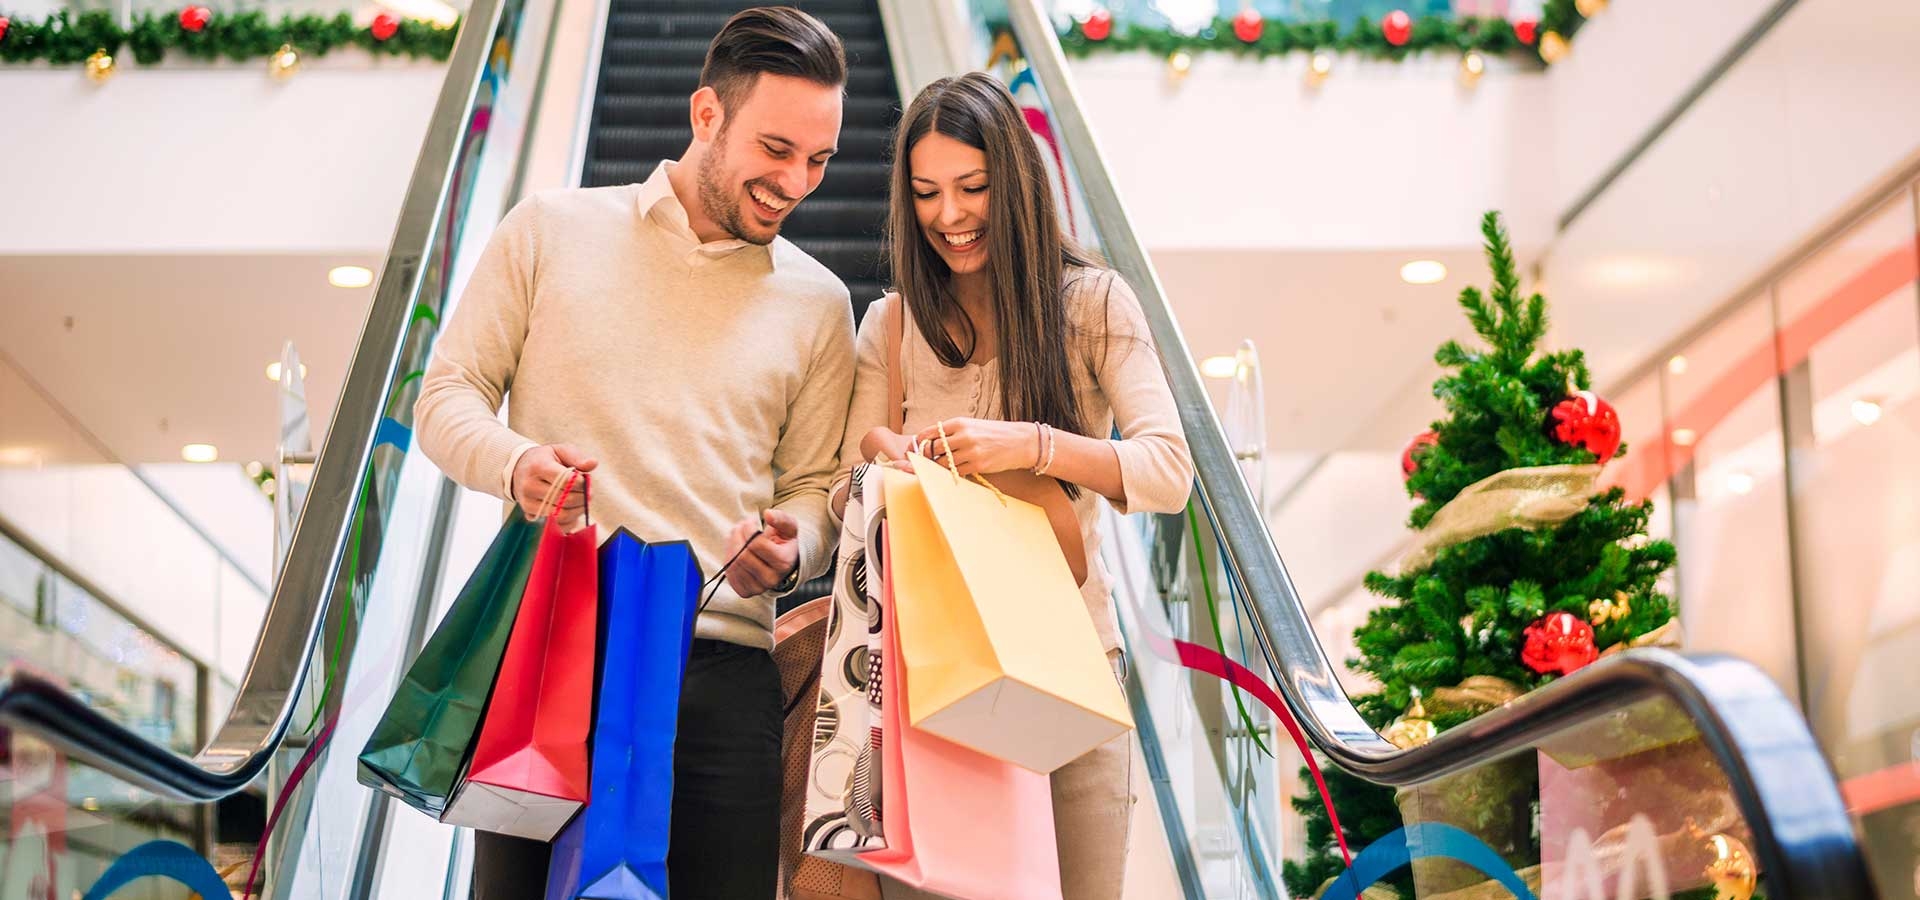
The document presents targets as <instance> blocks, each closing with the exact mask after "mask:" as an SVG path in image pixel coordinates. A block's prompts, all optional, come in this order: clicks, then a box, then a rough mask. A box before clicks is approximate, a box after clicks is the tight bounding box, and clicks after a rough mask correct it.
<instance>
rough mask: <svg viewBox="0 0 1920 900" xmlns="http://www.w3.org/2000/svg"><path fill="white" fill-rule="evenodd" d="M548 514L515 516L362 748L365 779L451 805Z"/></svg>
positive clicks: (436, 808)
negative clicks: (534, 517)
mask: <svg viewBox="0 0 1920 900" xmlns="http://www.w3.org/2000/svg"><path fill="white" fill-rule="evenodd" d="M544 525H545V519H541V520H537V521H528V520H527V518H526V516H523V515H520V514H519V513H518V512H517V511H516V512H515V513H514V514H512V515H510V516H508V517H507V521H506V523H505V524H503V525H501V526H500V533H499V534H498V535H495V536H494V539H493V545H492V546H490V547H488V548H487V553H486V555H485V556H483V557H481V558H480V565H479V566H477V567H476V568H475V569H474V571H473V575H472V576H471V577H469V578H468V579H467V583H466V585H465V586H464V587H462V588H461V589H460V594H459V596H457V597H455V598H454V601H453V605H452V606H451V607H449V608H448V609H447V614H446V617H445V618H443V619H441V620H440V625H439V627H437V628H435V629H434V632H433V636H432V637H430V638H428V639H427V645H426V646H425V647H423V648H421V650H420V656H419V657H418V658H417V659H415V660H414V661H413V665H412V666H411V667H410V668H408V669H407V675H406V678H404V679H403V680H401V682H400V685H399V687H398V688H397V689H396V690H395V691H394V694H393V700H392V701H390V702H389V703H388V704H387V711H386V712H385V713H384V714H382V715H381V717H380V723H379V724H378V725H375V726H374V729H373V735H372V736H371V737H369V738H368V739H367V748H366V749H365V750H363V751H361V753H360V769H359V780H360V783H361V784H364V785H366V786H368V787H371V788H378V789H380V790H383V791H386V792H387V793H389V794H392V795H394V796H395V797H398V798H400V800H401V802H404V803H406V804H407V805H408V806H411V807H413V808H414V809H417V810H420V811H421V812H424V813H426V814H428V815H430V816H433V817H434V818H436V819H437V818H439V817H440V815H441V813H442V812H444V811H445V810H446V806H447V797H448V796H449V795H450V794H452V793H453V788H454V784H455V783H456V782H457V781H458V780H459V777H460V772H461V769H463V768H464V767H465V765H466V760H467V753H468V751H469V750H470V749H471V748H472V745H473V741H474V736H475V735H476V734H477V733H478V732H479V730H480V717H481V714H482V713H484V712H485V711H486V708H487V700H488V698H489V696H490V695H491V694H492V692H493V681H494V677H495V676H496V675H497V674H499V671H500V659H501V657H502V656H503V655H504V654H505V653H506V649H507V637H508V635H510V634H511V633H512V632H513V620H514V616H515V614H516V613H518V612H519V610H520V598H521V595H522V594H524V593H526V589H527V576H528V574H529V573H530V572H531V570H532V568H533V556H534V550H535V549H536V548H537V547H538V546H539V544H540V529H541V528H542V527H543V526H544Z"/></svg>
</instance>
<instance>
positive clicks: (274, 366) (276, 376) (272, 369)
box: [267, 362, 307, 383]
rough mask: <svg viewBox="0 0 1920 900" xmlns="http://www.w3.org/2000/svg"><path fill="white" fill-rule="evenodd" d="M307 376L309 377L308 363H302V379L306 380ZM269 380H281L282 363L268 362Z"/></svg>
mask: <svg viewBox="0 0 1920 900" xmlns="http://www.w3.org/2000/svg"><path fill="white" fill-rule="evenodd" d="M306 377H307V364H306V363H301V364H300V379H301V380H302V381H304V380H306ZM267 380H268V381H272V382H276V383H277V382H279V380H280V364H279V363H277V362H271V363H267Z"/></svg>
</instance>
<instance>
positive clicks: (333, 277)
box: [327, 266, 373, 288]
mask: <svg viewBox="0 0 1920 900" xmlns="http://www.w3.org/2000/svg"><path fill="white" fill-rule="evenodd" d="M327 283H328V284H331V285H333V286H334V287H337V288H363V287H366V286H367V285H370V284H372V283H373V270H372V269H369V268H367V267H366V266H334V267H333V269H332V271H329V272H328V273H327Z"/></svg>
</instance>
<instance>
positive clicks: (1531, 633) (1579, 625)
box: [1520, 612, 1600, 675]
mask: <svg viewBox="0 0 1920 900" xmlns="http://www.w3.org/2000/svg"><path fill="white" fill-rule="evenodd" d="M1599 658H1600V650H1599V649H1598V648H1596V647H1594V646H1593V626H1592V625H1588V624H1587V623H1586V622H1585V621H1583V620H1582V619H1581V618H1580V617H1579V616H1576V615H1574V614H1572V613H1564V612H1556V613H1548V614H1546V615H1545V616H1543V617H1541V619H1540V620H1539V621H1537V622H1534V623H1533V624H1532V625H1528V626H1527V630H1526V645H1525V646H1524V647H1522V648H1521V650H1520V662H1521V663H1522V664H1523V665H1525V666H1526V667H1527V668H1529V669H1532V670H1534V671H1535V672H1539V673H1540V674H1542V675H1572V674H1573V673H1574V672H1576V671H1578V670H1579V669H1580V668H1581V667H1582V666H1585V665H1586V664H1588V663H1590V662H1593V661H1594V660H1596V659H1599Z"/></svg>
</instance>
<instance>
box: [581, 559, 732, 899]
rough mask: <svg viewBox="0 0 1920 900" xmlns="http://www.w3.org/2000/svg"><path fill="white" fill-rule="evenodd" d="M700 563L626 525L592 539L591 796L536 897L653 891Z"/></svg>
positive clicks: (658, 882) (662, 862) (657, 885)
mask: <svg viewBox="0 0 1920 900" xmlns="http://www.w3.org/2000/svg"><path fill="white" fill-rule="evenodd" d="M700 583H701V581H700V569H699V564H698V563H697V562H695V561H694V558H693V549H692V548H691V547H690V546H689V545H688V544H687V543H686V542H684V541H680V542H674V543H665V544H648V543H646V542H644V541H641V540H640V539H639V538H636V537H634V536H633V535H632V533H630V532H628V531H627V530H626V529H624V528H623V529H620V530H619V531H616V532H614V534H613V536H612V537H610V538H608V539H607V542H606V543H605V544H603V545H601V547H600V603H601V610H600V614H601V620H602V621H603V622H605V623H606V625H605V631H604V632H603V634H604V639H605V640H604V643H603V644H602V648H601V652H600V660H601V664H600V680H599V685H598V688H597V690H596V694H597V697H596V700H595V704H596V705H595V707H594V722H593V732H594V733H593V763H592V771H591V779H592V783H591V796H590V798H589V799H588V801H587V807H586V809H584V810H582V811H581V812H580V814H579V815H578V816H575V817H574V819H573V822H572V823H570V824H569V825H568V826H567V827H566V829H565V830H563V831H562V832H561V833H560V837H559V839H558V841H557V842H556V843H555V846H554V853H553V862H552V863H551V866H550V868H549V869H548V873H547V900H663V898H665V897H666V896H667V833H668V820H669V818H670V816H671V814H672V812H673V741H674V733H675V730H676V728H677V726H678V723H679V719H680V683H681V680H682V678H683V677H684V675H685V673H686V668H687V652H688V650H689V649H690V647H691V645H692V641H693V619H694V615H695V608H696V604H697V603H698V601H699V594H700Z"/></svg>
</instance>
